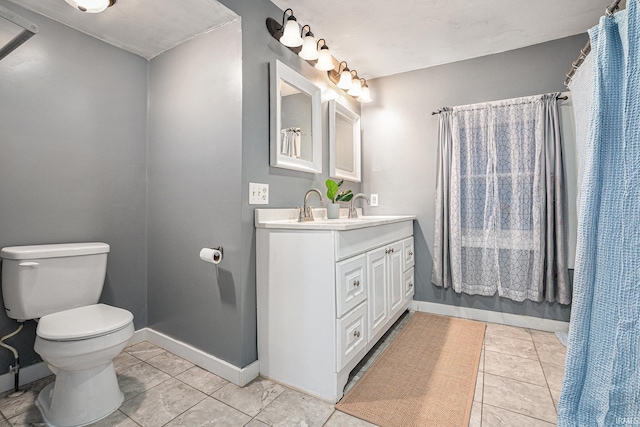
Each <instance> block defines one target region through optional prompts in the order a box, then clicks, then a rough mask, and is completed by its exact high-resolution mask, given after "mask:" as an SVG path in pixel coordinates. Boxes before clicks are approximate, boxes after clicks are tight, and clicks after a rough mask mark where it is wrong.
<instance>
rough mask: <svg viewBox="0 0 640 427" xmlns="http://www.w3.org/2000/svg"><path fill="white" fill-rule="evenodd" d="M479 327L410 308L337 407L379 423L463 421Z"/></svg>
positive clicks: (392, 426)
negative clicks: (400, 326)
mask: <svg viewBox="0 0 640 427" xmlns="http://www.w3.org/2000/svg"><path fill="white" fill-rule="evenodd" d="M484 329H485V324H484V323H480V322H474V321H470V320H463V319H456V318H452V317H443V316H435V315H431V314H425V313H414V314H413V316H411V319H410V320H409V323H407V325H406V326H405V327H404V329H403V330H402V331H401V332H400V333H399V334H398V336H397V337H396V338H395V339H394V340H393V342H392V343H391V344H390V345H389V347H387V349H386V350H385V351H384V352H383V353H382V355H380V357H379V358H378V360H376V361H375V362H374V364H373V365H372V366H371V368H369V370H368V371H367V372H366V373H365V374H364V375H363V377H362V378H361V379H360V381H358V382H357V383H356V385H355V386H354V387H353V388H352V389H351V391H349V393H347V395H346V396H345V397H344V398H343V399H342V400H341V401H340V402H339V403H338V404H337V405H336V409H338V410H340V411H342V412H346V413H347V414H350V415H353V416H355V417H358V418H360V419H363V420H365V421H369V422H371V423H374V424H377V425H379V426H382V427H411V426H415V427H418V426H419V427H429V426H433V427H449V426H451V427H454V426H455V427H466V426H468V424H469V416H470V415H471V405H472V404H473V393H474V391H475V385H476V376H477V374H478V363H479V361H480V353H481V352H482V342H483V340H484Z"/></svg>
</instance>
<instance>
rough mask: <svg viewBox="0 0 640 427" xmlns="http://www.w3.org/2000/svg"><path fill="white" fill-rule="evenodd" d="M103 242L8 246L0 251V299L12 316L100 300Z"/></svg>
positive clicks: (104, 261) (25, 317) (105, 247)
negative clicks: (0, 266)
mask: <svg viewBox="0 0 640 427" xmlns="http://www.w3.org/2000/svg"><path fill="white" fill-rule="evenodd" d="M108 252H109V245H108V244H106V243H99V242H95V243H65V244H56V245H33V246H12V247H6V248H3V249H2V251H0V257H1V258H2V298H3V299H4V307H5V310H6V313H7V316H9V317H10V318H12V319H16V320H18V321H22V320H29V319H38V318H40V317H42V316H45V315H47V314H51V313H55V312H58V311H63V310H68V309H72V308H76V307H82V306H85V305H91V304H96V303H97V302H98V300H99V299H100V294H101V293H102V287H103V285H104V277H105V273H106V271H107V253H108Z"/></svg>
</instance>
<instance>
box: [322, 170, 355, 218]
mask: <svg viewBox="0 0 640 427" xmlns="http://www.w3.org/2000/svg"><path fill="white" fill-rule="evenodd" d="M343 182H344V180H342V181H340V182H338V183H336V182H335V181H334V180H332V179H327V181H326V182H325V184H326V186H327V198H328V199H329V200H331V203H328V204H327V218H329V219H338V218H340V203H338V202H348V201H350V200H351V199H352V198H353V192H352V191H351V190H344V191H341V192H338V191H339V190H340V186H341V185H342V183H343Z"/></svg>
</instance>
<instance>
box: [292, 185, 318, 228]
mask: <svg viewBox="0 0 640 427" xmlns="http://www.w3.org/2000/svg"><path fill="white" fill-rule="evenodd" d="M311 193H316V194H317V195H318V197H320V201H323V200H324V198H323V197H322V193H321V192H320V190H318V189H315V188H312V189H310V190H309V191H307V192H306V193H305V195H304V204H303V205H302V207H301V208H300V216H299V217H298V222H305V221H313V212H312V211H311V206H309V204H308V203H307V199H308V198H309V196H310V195H311Z"/></svg>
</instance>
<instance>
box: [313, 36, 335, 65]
mask: <svg viewBox="0 0 640 427" xmlns="http://www.w3.org/2000/svg"><path fill="white" fill-rule="evenodd" d="M320 42H322V46H321V47H320V48H319V49H318V62H316V65H315V67H316V69H318V70H320V71H331V70H333V68H334V65H333V58H332V57H331V51H330V50H329V46H327V42H326V41H325V40H324V39H320V40H318V46H320Z"/></svg>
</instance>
